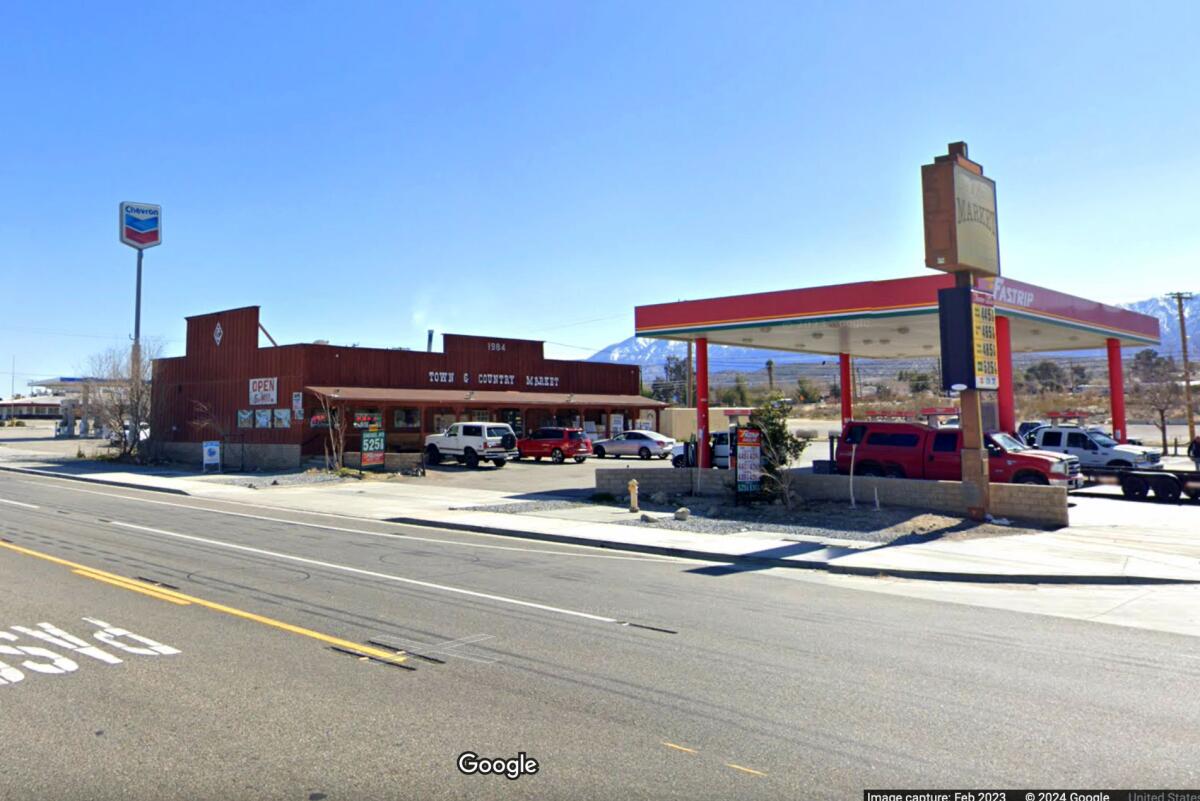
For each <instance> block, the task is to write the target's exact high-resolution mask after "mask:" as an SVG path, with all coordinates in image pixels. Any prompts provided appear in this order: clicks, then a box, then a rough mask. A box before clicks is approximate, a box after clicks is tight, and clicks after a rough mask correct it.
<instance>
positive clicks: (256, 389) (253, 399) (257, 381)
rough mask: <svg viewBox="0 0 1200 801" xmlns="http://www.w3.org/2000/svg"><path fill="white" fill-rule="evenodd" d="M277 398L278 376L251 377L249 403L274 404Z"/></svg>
mask: <svg viewBox="0 0 1200 801" xmlns="http://www.w3.org/2000/svg"><path fill="white" fill-rule="evenodd" d="M278 400H279V379H278V378H251V379H250V405H251V406H274V405H275V404H276V403H277V402H278Z"/></svg>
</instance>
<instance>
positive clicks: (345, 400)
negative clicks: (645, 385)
mask: <svg viewBox="0 0 1200 801" xmlns="http://www.w3.org/2000/svg"><path fill="white" fill-rule="evenodd" d="M305 391H306V392H308V393H310V394H312V395H313V396H315V397H316V398H317V400H318V401H322V399H324V402H325V403H327V404H328V406H329V407H330V408H332V409H336V410H338V411H337V413H338V414H343V415H350V416H351V417H350V420H351V424H350V427H349V428H348V429H347V436H346V439H347V443H346V447H347V449H348V450H354V449H355V448H356V447H357V446H358V442H359V440H360V438H361V437H360V432H361V431H362V430H364V429H367V428H370V427H371V426H378V427H379V428H380V429H382V430H383V431H384V432H385V433H386V438H387V449H388V450H389V451H393V452H417V451H420V450H422V448H423V447H424V443H425V436H426V435H427V434H434V433H438V432H440V431H443V430H445V428H446V427H447V426H449V425H450V424H451V423H455V422H459V421H477V422H496V423H508V424H509V425H510V426H512V428H513V430H514V431H515V432H516V434H517V436H518V437H521V436H524V435H525V434H526V433H527V432H529V431H532V430H534V429H537V428H541V427H545V426H562V427H567V428H582V429H584V430H585V431H586V432H588V433H589V434H591V435H593V436H595V437H609V436H613V435H614V434H618V433H620V432H621V431H625V430H628V429H632V428H638V427H645V426H649V427H650V428H652V429H654V430H657V429H658V427H659V423H660V421H659V412H660V410H661V409H662V408H663V407H664V406H666V405H667V404H665V403H663V402H662V401H657V400H654V399H653V398H645V397H642V396H640V395H590V394H578V393H565V392H505V391H499V390H461V389H396V388H384V387H325V386H310V387H305ZM322 422H324V425H328V421H320V420H317V421H316V422H314V423H313V425H314V427H316V428H320V427H322Z"/></svg>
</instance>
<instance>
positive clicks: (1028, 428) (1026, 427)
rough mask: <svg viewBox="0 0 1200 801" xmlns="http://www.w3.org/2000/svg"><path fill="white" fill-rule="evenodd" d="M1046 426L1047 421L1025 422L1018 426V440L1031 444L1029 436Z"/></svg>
mask: <svg viewBox="0 0 1200 801" xmlns="http://www.w3.org/2000/svg"><path fill="white" fill-rule="evenodd" d="M1044 425H1046V421H1045V420H1025V421H1023V422H1021V423H1019V424H1018V425H1017V439H1019V440H1021V442H1024V443H1025V444H1026V445H1028V444H1029V435H1030V434H1032V433H1033V432H1034V431H1037V430H1038V429H1039V428H1041V427H1042V426H1044Z"/></svg>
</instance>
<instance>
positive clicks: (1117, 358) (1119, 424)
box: [1107, 337, 1129, 443]
mask: <svg viewBox="0 0 1200 801" xmlns="http://www.w3.org/2000/svg"><path fill="white" fill-rule="evenodd" d="M1107 344H1108V400H1109V403H1110V404H1111V406H1112V425H1113V436H1114V437H1115V438H1116V440H1117V442H1122V443H1123V442H1125V441H1126V440H1127V439H1128V438H1129V432H1128V431H1127V430H1126V427H1125V373H1124V372H1123V371H1122V368H1121V341H1120V340H1119V339H1115V338H1113V337H1109V338H1108V343H1107Z"/></svg>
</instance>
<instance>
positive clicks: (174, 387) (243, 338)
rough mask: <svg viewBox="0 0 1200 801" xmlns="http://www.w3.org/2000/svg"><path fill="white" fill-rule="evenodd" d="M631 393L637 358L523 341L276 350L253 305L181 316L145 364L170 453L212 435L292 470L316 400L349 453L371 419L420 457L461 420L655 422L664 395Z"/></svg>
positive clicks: (322, 422)
mask: <svg viewBox="0 0 1200 801" xmlns="http://www.w3.org/2000/svg"><path fill="white" fill-rule="evenodd" d="M260 331H261V332H262V333H263V334H264V335H265V336H266V338H267V339H268V340H270V342H271V344H270V345H268V346H261V347H260V344H259V333H260ZM640 392H641V371H640V368H639V367H637V366H635V365H623V364H600V363H594V362H580V361H565V360H557V359H547V358H545V356H544V355H543V350H542V343H541V342H537V341H530V340H521V339H503V338H499V337H479V336H463V335H459V334H445V335H443V351H442V352H441V353H437V352H425V351H411V350H386V349H379V348H359V347H342V346H336V345H328V344H322V343H314V344H294V345H275V344H274V340H272V339H271V338H270V335H269V334H267V333H266V329H264V328H263V327H262V326H261V324H260V322H259V307H258V306H248V307H245V308H241V309H230V310H227V311H220V312H213V313H211V314H203V315H199V316H195V317H189V318H187V345H186V351H185V354H184V355H183V356H178V357H174V358H166V359H157V360H155V362H154V372H153V379H152V390H151V423H150V426H151V436H152V438H153V443H154V448H155V449H156V452H157V453H159V454H160V455H162V456H165V457H167V458H171V459H175V460H180V461H192V462H196V461H199V459H200V443H201V442H203V441H206V440H221V441H223V442H224V443H225V446H226V450H227V452H228V451H231V450H232V451H234V452H235V453H236V452H238V451H239V449H240V451H241V452H242V453H243V454H246V451H247V449H249V453H248V455H245V456H243V459H242V463H243V464H245V465H247V466H258V467H289V466H295V465H297V464H299V463H300V461H301V460H302V458H303V457H304V456H306V455H319V454H321V453H323V452H324V447H325V440H326V437H327V433H328V423H327V420H326V418H325V415H324V414H323V412H322V409H323V404H322V402H321V399H322V398H325V399H327V403H328V404H329V405H330V406H331V407H334V408H338V409H341V410H344V413H345V414H350V415H353V427H351V429H350V431H349V434H348V436H347V442H346V449H347V450H348V451H355V450H358V448H359V441H360V438H361V437H360V432H361V429H364V428H367V427H369V426H372V425H376V426H379V427H381V428H382V429H383V430H384V431H385V432H386V437H387V445H388V450H389V451H413V452H418V451H420V450H421V448H422V446H423V443H424V438H425V435H426V434H428V433H432V432H437V431H441V430H442V429H443V428H445V427H446V426H447V425H449V424H450V423H452V422H454V421H456V420H479V421H494V422H506V423H509V424H510V425H512V427H513V428H514V429H515V430H516V431H517V433H518V435H520V434H521V433H522V432H523V431H528V430H532V429H534V428H537V427H540V426H544V425H561V426H576V427H582V428H586V429H588V430H589V431H593V432H594V433H595V434H596V435H598V436H608V435H610V434H613V433H617V432H619V431H621V430H625V429H630V428H635V427H639V426H640V427H651V428H655V429H656V428H657V427H658V410H659V409H661V408H662V407H663V406H665V405H666V404H664V403H662V402H660V401H657V400H654V399H652V398H646V397H643V396H642V395H641V394H640Z"/></svg>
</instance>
